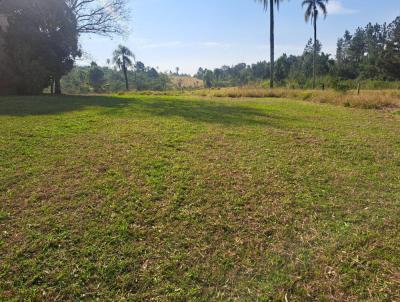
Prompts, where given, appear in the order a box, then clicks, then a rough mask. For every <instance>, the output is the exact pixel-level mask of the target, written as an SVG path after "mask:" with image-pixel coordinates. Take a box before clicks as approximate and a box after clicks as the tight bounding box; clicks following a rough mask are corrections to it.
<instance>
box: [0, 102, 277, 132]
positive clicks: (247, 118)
mask: <svg viewBox="0 0 400 302" xmlns="http://www.w3.org/2000/svg"><path fill="white" fill-rule="evenodd" d="M88 107H98V108H104V109H106V110H103V111H100V112H99V114H104V115H115V116H121V117H127V116H135V115H138V114H140V115H145V116H159V117H178V118H179V117H181V118H184V119H185V120H188V121H195V122H206V123H219V124H240V125H243V124H247V125H257V124H268V125H270V124H271V122H272V120H276V119H282V117H281V116H277V115H270V114H268V112H267V110H261V109H257V108H252V107H249V106H245V105H240V104H237V103H236V104H235V103H234V101H232V103H228V102H222V101H210V100H195V99H183V98H175V97H138V96H134V97H129V98H128V97H115V96H60V97H52V96H32V97H3V98H0V115H9V116H29V115H55V114H60V113H66V112H73V111H79V110H83V109H85V108H88Z"/></svg>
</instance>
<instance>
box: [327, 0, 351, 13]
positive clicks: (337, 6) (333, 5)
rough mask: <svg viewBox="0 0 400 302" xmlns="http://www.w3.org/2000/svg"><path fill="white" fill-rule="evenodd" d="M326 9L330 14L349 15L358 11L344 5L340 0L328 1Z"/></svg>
mask: <svg viewBox="0 0 400 302" xmlns="http://www.w3.org/2000/svg"><path fill="white" fill-rule="evenodd" d="M327 10H328V13H329V14H331V15H351V14H356V13H358V11H357V10H354V9H349V8H346V7H344V6H343V4H342V2H341V1H340V0H331V1H329V3H328V5H327Z"/></svg>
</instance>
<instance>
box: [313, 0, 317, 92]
mask: <svg viewBox="0 0 400 302" xmlns="http://www.w3.org/2000/svg"><path fill="white" fill-rule="evenodd" d="M316 16H317V8H316V7H314V20H313V21H314V55H313V89H315V86H316V66H315V65H316V59H317V17H316Z"/></svg>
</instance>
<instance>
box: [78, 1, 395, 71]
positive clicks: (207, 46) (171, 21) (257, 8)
mask: <svg viewBox="0 0 400 302" xmlns="http://www.w3.org/2000/svg"><path fill="white" fill-rule="evenodd" d="M99 1H100V0H99ZM128 1H129V9H130V10H131V13H130V14H131V20H130V21H129V22H128V23H125V24H123V26H124V27H125V28H126V29H127V35H126V36H124V37H114V38H109V37H99V36H95V35H89V36H82V37H81V45H82V48H83V50H84V52H85V55H84V59H82V61H81V62H80V63H79V64H85V63H87V62H89V61H92V60H93V61H96V62H97V63H98V64H100V65H106V60H107V59H108V58H111V56H112V52H113V50H114V49H115V48H116V47H117V46H118V44H123V45H125V46H127V47H129V48H130V49H131V50H132V51H133V52H134V53H135V55H136V58H137V60H139V61H142V62H143V63H145V64H146V65H147V66H152V67H158V68H159V70H160V71H169V70H175V68H176V67H179V68H180V71H181V72H184V73H189V74H194V73H196V71H197V70H198V68H199V67H203V68H209V69H213V68H217V67H221V66H222V65H233V64H237V63H242V62H243V63H248V64H251V63H256V62H258V61H262V60H269V59H268V58H269V19H268V16H269V15H268V13H266V12H265V11H264V10H263V7H262V5H261V4H260V3H257V2H255V1H253V0H201V1H197V0H128ZM301 2H302V1H301V0H290V1H287V0H286V1H284V2H282V3H281V5H280V9H279V11H278V12H277V14H276V20H275V22H276V25H275V26H276V31H275V44H276V46H275V47H276V50H275V51H276V56H277V57H278V56H280V55H281V54H283V53H286V54H301V53H302V51H303V49H304V47H305V44H306V43H307V41H308V39H310V38H311V37H312V35H313V29H312V26H311V24H310V23H308V24H307V23H305V21H304V10H303V9H302V7H301ZM328 12H329V15H328V17H327V18H326V19H325V20H324V19H323V18H320V19H319V22H318V38H319V40H320V41H321V42H322V45H323V51H324V52H327V53H331V54H334V53H335V49H336V42H337V39H338V38H339V37H341V36H343V34H344V32H345V30H346V29H348V30H350V32H352V31H354V30H355V29H356V28H357V27H358V26H365V25H366V24H368V23H369V22H372V23H376V22H378V23H383V22H391V21H392V20H394V19H395V18H396V17H397V16H400V0H379V1H375V0H330V4H329V6H328Z"/></svg>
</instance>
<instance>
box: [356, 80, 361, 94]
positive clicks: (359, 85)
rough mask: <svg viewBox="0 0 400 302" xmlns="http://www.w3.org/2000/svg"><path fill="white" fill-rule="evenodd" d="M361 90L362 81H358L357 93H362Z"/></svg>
mask: <svg viewBox="0 0 400 302" xmlns="http://www.w3.org/2000/svg"><path fill="white" fill-rule="evenodd" d="M360 90H361V84H360V82H358V85H357V94H358V95H360Z"/></svg>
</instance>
